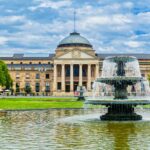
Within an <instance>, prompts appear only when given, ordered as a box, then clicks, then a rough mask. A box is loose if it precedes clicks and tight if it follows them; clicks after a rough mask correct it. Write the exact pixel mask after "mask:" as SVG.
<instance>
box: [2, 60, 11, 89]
mask: <svg viewBox="0 0 150 150" xmlns="http://www.w3.org/2000/svg"><path fill="white" fill-rule="evenodd" d="M12 84H13V81H12V79H11V77H10V74H9V71H8V68H7V65H6V64H5V63H4V62H3V61H1V60H0V86H2V87H5V88H6V89H10V88H11V87H12Z"/></svg>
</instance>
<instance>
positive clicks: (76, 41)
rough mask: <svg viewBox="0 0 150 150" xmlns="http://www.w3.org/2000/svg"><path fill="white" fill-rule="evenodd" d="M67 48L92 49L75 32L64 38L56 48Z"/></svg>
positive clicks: (83, 38) (86, 41) (85, 40)
mask: <svg viewBox="0 0 150 150" xmlns="http://www.w3.org/2000/svg"><path fill="white" fill-rule="evenodd" d="M68 46H83V47H92V45H91V43H90V42H89V41H88V40H87V39H86V38H85V37H83V36H81V35H80V34H79V33H77V32H72V33H70V35H69V36H67V37H66V38H64V39H63V40H61V41H60V43H59V44H58V47H68Z"/></svg>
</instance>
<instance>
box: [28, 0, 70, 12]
mask: <svg viewBox="0 0 150 150" xmlns="http://www.w3.org/2000/svg"><path fill="white" fill-rule="evenodd" d="M70 5H71V0H61V1H57V2H56V1H49V0H41V1H40V4H39V5H37V6H32V7H29V9H30V10H32V11H35V10H37V9H39V8H52V9H60V8H62V7H68V6H70Z"/></svg>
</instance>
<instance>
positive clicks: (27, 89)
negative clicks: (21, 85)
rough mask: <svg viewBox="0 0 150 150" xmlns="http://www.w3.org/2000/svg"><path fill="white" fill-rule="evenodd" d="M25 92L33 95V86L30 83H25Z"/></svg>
mask: <svg viewBox="0 0 150 150" xmlns="http://www.w3.org/2000/svg"><path fill="white" fill-rule="evenodd" d="M24 90H25V92H26V93H27V94H29V93H31V86H30V83H29V82H26V83H25V89H24Z"/></svg>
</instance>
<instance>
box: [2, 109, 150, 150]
mask: <svg viewBox="0 0 150 150" xmlns="http://www.w3.org/2000/svg"><path fill="white" fill-rule="evenodd" d="M145 111H146V110H145ZM145 114H148V111H147V112H145ZM149 129H150V121H139V122H102V121H100V120H99V110H86V111H84V110H82V109H81V110H80V109H79V110H77V109H75V110H49V111H24V112H23V111H22V112H8V113H7V114H6V116H5V115H4V116H1V117H0V135H1V136H0V146H1V148H0V149H2V150H3V149H4V150H7V149H15V150H17V149H32V150H37V149H44V150H45V149H47V150H49V149H52V150H58V149H60V150H61V149H63V150H64V149H66V150H76V149H79V150H87V149H89V150H90V149H91V150H95V149H96V150H97V149H98V150H99V149H100V150H114V149H116V150H128V149H136V150H143V149H144V150H147V149H150V132H149Z"/></svg>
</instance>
